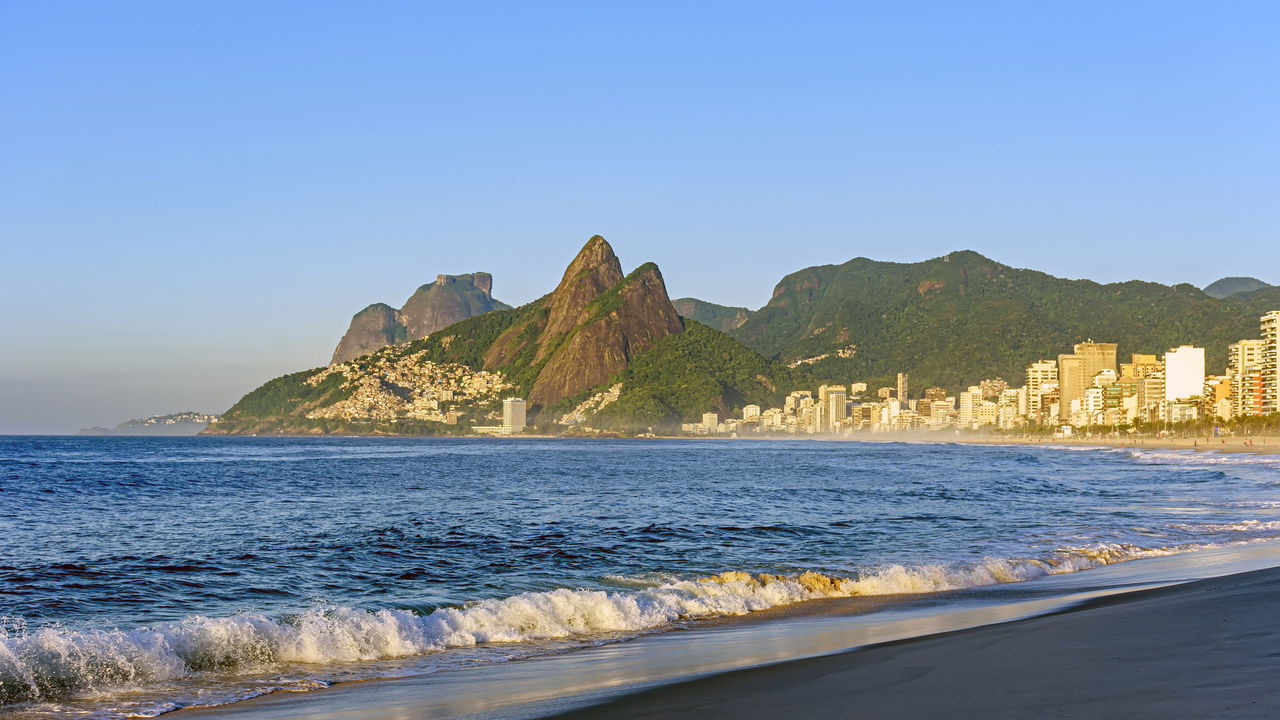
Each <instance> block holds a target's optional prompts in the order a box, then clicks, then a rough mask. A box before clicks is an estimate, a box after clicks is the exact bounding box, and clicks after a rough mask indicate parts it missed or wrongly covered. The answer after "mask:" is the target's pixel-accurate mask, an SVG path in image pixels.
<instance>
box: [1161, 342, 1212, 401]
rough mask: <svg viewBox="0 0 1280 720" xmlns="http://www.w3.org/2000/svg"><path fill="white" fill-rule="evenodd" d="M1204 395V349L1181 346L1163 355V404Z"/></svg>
mask: <svg viewBox="0 0 1280 720" xmlns="http://www.w3.org/2000/svg"><path fill="white" fill-rule="evenodd" d="M1202 394H1204V348H1198V347H1192V346H1190V345H1183V346H1181V347H1176V348H1173V349H1172V350H1170V351H1169V352H1167V353H1165V354H1164V399H1165V402H1175V401H1177V400H1188V399H1190V398H1198V397H1200V396H1201V395H1202Z"/></svg>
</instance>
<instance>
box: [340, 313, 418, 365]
mask: <svg viewBox="0 0 1280 720" xmlns="http://www.w3.org/2000/svg"><path fill="white" fill-rule="evenodd" d="M404 340H405V328H404V323H403V322H401V320H400V311H399V310H396V309H395V308H393V307H391V306H390V305H388V304H386V303H374V304H373V305H370V306H369V307H367V308H365V309H363V310H361V311H360V312H358V313H356V314H355V315H354V316H353V317H352V318H351V327H349V328H347V332H346V334H345V335H343V336H342V339H341V340H339V341H338V347H337V349H335V350H334V351H333V360H332V362H335V363H340V362H346V361H347V360H350V359H352V358H357V357H360V356H361V355H368V354H369V353H371V352H373V351H375V350H378V349H380V348H384V347H386V346H388V345H395V344H396V343H398V342H404Z"/></svg>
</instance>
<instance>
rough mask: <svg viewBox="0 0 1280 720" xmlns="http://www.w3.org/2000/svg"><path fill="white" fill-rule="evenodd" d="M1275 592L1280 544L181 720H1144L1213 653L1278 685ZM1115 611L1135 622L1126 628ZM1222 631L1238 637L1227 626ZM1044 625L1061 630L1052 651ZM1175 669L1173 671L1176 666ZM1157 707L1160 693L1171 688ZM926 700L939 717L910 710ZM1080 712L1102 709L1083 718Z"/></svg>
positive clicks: (831, 610)
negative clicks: (1154, 700)
mask: <svg viewBox="0 0 1280 720" xmlns="http://www.w3.org/2000/svg"><path fill="white" fill-rule="evenodd" d="M1242 580H1247V581H1248V583H1249V589H1247V591H1237V590H1236V589H1235V588H1236V587H1237V586H1238V585H1240V583H1241V582H1242ZM1255 580H1257V582H1255ZM1277 593H1280V541H1273V542H1266V543H1259V544H1251V545H1242V546H1237V547H1230V548H1221V549H1213V550H1202V551H1196V552H1189V553H1181V554H1176V555H1169V556H1161V557H1155V558H1148V559H1141V560H1133V561H1128V562H1124V563H1118V564H1113V565H1107V566H1103V567H1100V568H1096V569H1093V570H1089V571H1085V572H1077V573H1068V574H1065V575H1054V576H1048V577H1046V578H1042V579H1040V580H1037V581H1033V582H1027V583H1009V584H999V585H993V586H983V587H977V588H971V589H967V590H960V591H948V592H942V593H926V594H922V595H908V596H899V597H898V598H897V599H894V598H878V599H873V601H874V602H877V603H879V602H884V601H889V606H890V607H892V606H897V607H892V609H889V610H887V612H878V611H875V610H873V609H872V608H869V607H865V606H863V607H857V605H858V604H861V603H865V602H866V601H867V600H868V598H851V599H845V600H818V601H812V602H811V603H802V604H800V605H792V606H789V607H788V608H782V609H779V610H778V611H777V612H769V613H762V614H760V615H749V616H743V617H739V618H727V619H724V620H722V621H718V622H715V623H710V624H706V625H703V626H702V627H701V628H697V627H693V628H688V629H685V630H683V631H678V632H662V633H657V634H651V635H642V636H641V637H638V638H635V639H632V640H630V641H627V642H622V643H611V644H605V645H601V646H596V647H593V648H589V649H583V650H577V651H574V652H571V653H565V654H553V655H548V656H540V657H535V658H530V659H526V660H521V661H518V662H511V663H498V664H491V665H487V666H478V667H475V668H471V669H468V670H466V671H461V672H454V671H450V672H442V673H433V674H429V675H423V676H408V677H400V678H386V679H380V680H370V681H364V682H346V683H338V684H336V685H334V686H332V687H329V688H324V689H318V690H315V691H311V692H304V693H292V692H284V693H270V694H266V695H261V696H258V697H254V698H251V699H247V700H244V701H241V702H236V703H232V704H230V705H221V706H216V707H188V708H185V709H182V710H179V711H178V712H177V715H175V717H183V718H186V717H191V718H215V717H216V718H237V719H240V720H283V719H284V718H309V719H312V720H319V719H321V718H325V719H329V718H332V719H334V720H337V719H338V718H350V717H361V718H369V719H370V720H398V719H401V718H405V717H413V718H416V719H419V720H425V719H428V718H439V719H444V718H463V717H465V718H469V719H471V720H481V719H485V720H498V719H499V718H501V719H504V720H516V719H518V718H551V717H565V718H570V719H571V720H586V719H589V718H613V717H621V718H641V717H646V718H647V717H677V718H679V717H690V718H700V717H730V716H738V715H741V716H743V717H747V718H753V717H760V718H772V717H790V716H804V715H805V714H809V713H813V714H819V713H821V714H823V715H831V714H834V715H835V716H837V717H844V716H847V715H848V713H849V709H850V708H855V707H856V708H865V709H866V713H865V715H862V714H860V715H859V717H862V716H865V717H871V718H878V717H885V718H890V717H892V718H896V717H921V718H926V717H975V718H978V717H982V718H987V717H1011V718H1012V717H1031V716H1035V717H1144V716H1147V715H1144V714H1143V712H1142V708H1141V707H1137V706H1135V705H1133V704H1132V703H1130V704H1128V705H1126V704H1124V703H1122V702H1121V703H1119V704H1116V706H1115V707H1116V708H1117V710H1116V712H1115V713H1113V714H1108V713H1107V712H1106V710H1107V709H1108V708H1109V707H1110V704H1109V703H1111V701H1112V699H1113V698H1112V697H1111V696H1109V695H1106V694H1105V692H1113V693H1115V694H1118V695H1121V696H1123V695H1124V694H1125V693H1129V692H1131V691H1132V693H1133V694H1134V695H1135V697H1146V695H1144V694H1143V693H1147V692H1148V690H1147V689H1144V687H1132V688H1131V687H1130V686H1129V685H1126V684H1125V682H1124V679H1125V678H1126V677H1129V676H1130V675H1133V676H1136V677H1137V678H1138V679H1139V680H1142V679H1144V678H1145V679H1150V678H1146V676H1148V675H1149V676H1151V677H1152V678H1161V677H1164V674H1168V675H1169V676H1170V678H1171V680H1170V682H1171V683H1172V684H1174V685H1176V686H1178V687H1185V688H1197V687H1202V686H1204V683H1209V687H1210V688H1211V689H1212V688H1213V687H1216V685H1214V683H1221V680H1222V679H1221V678H1217V677H1216V676H1213V675H1212V673H1206V672H1202V671H1203V670H1204V668H1203V667H1201V665H1202V664H1203V662H1202V655H1203V652H1202V651H1203V650H1204V649H1205V648H1211V647H1213V648H1216V647H1219V646H1221V647H1223V648H1225V649H1224V650H1222V653H1224V654H1225V657H1226V661H1225V662H1226V663H1227V664H1228V665H1230V663H1236V665H1231V666H1230V673H1232V674H1233V675H1232V676H1234V674H1241V675H1247V676H1249V677H1254V678H1257V677H1260V678H1261V680H1260V681H1259V682H1260V683H1270V680H1271V678H1273V677H1274V673H1275V671H1276V670H1278V669H1280V666H1278V665H1277V663H1280V660H1277V657H1280V656H1277V657H1271V653H1272V648H1273V647H1274V643H1275V642H1277V641H1280V626H1277V627H1275V628H1274V630H1273V631H1270V632H1267V633H1264V634H1262V635H1260V636H1258V638H1257V640H1256V642H1254V641H1253V640H1252V639H1250V638H1248V637H1246V636H1247V635H1248V631H1249V630H1248V629H1249V628H1250V627H1254V626H1258V627H1262V626H1274V625H1275V624H1274V623H1273V622H1272V619H1271V615H1272V614H1273V610H1274V606H1275V603H1274V601H1273V600H1272V598H1274V597H1275V596H1276V595H1277ZM1246 605H1247V606H1246ZM1109 608H1132V610H1126V611H1124V614H1122V615H1119V616H1118V617H1113V616H1112V615H1110V614H1108V613H1111V612H1112V611H1111V610H1109ZM868 611H870V612H868ZM1116 612H1119V611H1116ZM1099 613H1102V614H1099ZM1224 617H1225V618H1226V619H1227V620H1230V621H1231V623H1234V624H1230V626H1228V624H1224ZM1075 618H1079V619H1078V620H1077V619H1075ZM1099 618H1101V619H1099ZM1233 618H1234V619H1233ZM1042 624H1044V625H1042ZM1042 627H1050V628H1061V629H1057V630H1053V632H1052V633H1051V634H1049V635H1046V634H1045V632H1044V631H1043V630H1042ZM1135 629H1136V631H1135ZM1224 629H1225V630H1227V631H1229V632H1227V634H1226V636H1225V637H1218V636H1217V635H1215V633H1219V632H1221V631H1223V630H1224ZM1206 638H1207V639H1206ZM1241 642H1245V643H1246V645H1247V646H1241V645H1240V643H1241ZM1224 643H1225V644H1224ZM988 647H996V648H997V649H996V650H995V651H994V652H995V655H996V656H1001V655H1002V654H1003V653H1006V652H1008V653H1011V654H1010V655H1009V657H1008V658H1007V659H1006V660H1004V661H1000V662H1004V663H1006V665H1007V667H1006V666H1001V665H999V664H991V663H989V658H986V657H985V656H981V655H980V652H981V651H983V649H984V648H988ZM1046 647H1048V648H1052V652H1051V653H1049V655H1050V656H1051V657H1041V655H1043V654H1044V650H1045V648H1046ZM1009 648H1012V649H1009ZM1259 648H1261V650H1259ZM907 652H910V653H911V654H909V655H904V654H903V653H907ZM974 653H978V655H975V654H974ZM1094 656H1098V657H1097V659H1096V662H1095V657H1094ZM899 658H906V659H905V661H900V660H899ZM904 662H905V665H904ZM1045 662H1049V665H1045V664H1044V663H1045ZM1213 662H1214V663H1215V665H1214V666H1213V667H1219V666H1222V665H1223V663H1222V662H1219V658H1215V659H1213ZM983 663H987V664H985V665H984V664H983ZM1053 663H1057V665H1054V664H1053ZM1170 663H1173V664H1174V667H1173V668H1172V669H1170V668H1168V667H1166V666H1167V665H1169V664H1170ZM1197 663H1201V665H1197ZM1259 663H1261V664H1259ZM1118 666H1119V668H1120V669H1117V667H1118ZM920 668H928V670H927V672H923V673H922V672H918V670H919V669H920ZM983 668H993V669H992V670H991V672H992V673H997V674H998V675H999V677H998V678H997V680H999V682H985V680H984V679H983V678H981V677H977V678H974V677H960V678H958V679H957V673H959V674H961V675H963V673H965V672H968V671H970V670H975V669H976V670H977V671H981V670H982V669H983ZM1210 669H1213V668H1210ZM1019 672H1021V673H1023V674H1024V675H1028V676H1029V677H1030V680H1028V681H1027V684H1026V685H1025V686H1026V687H1028V688H1033V690H1027V691H1022V690H1018V689H1017V687H1019V684H1020V683H1022V682H1023V678H1021V677H1020V676H1019V675H1018V673H1019ZM1094 672H1096V673H1099V674H1101V675H1102V676H1104V677H1101V678H1093V677H1092V676H1091V675H1090V674H1089V673H1094ZM1054 673H1079V674H1080V677H1081V678H1084V679H1085V680H1086V683H1085V684H1080V685H1077V684H1072V685H1071V686H1070V687H1068V688H1059V690H1061V691H1063V692H1065V693H1066V694H1067V695H1069V696H1070V697H1067V698H1065V699H1054V700H1053V701H1052V703H1060V706H1061V707H1063V708H1066V710H1065V711H1063V712H1062V713H1061V714H1056V715H1055V714H1054V712H1053V710H1054V708H1055V707H1058V706H1057V705H1053V704H1052V703H1051V702H1049V701H1043V700H1042V698H1044V697H1048V696H1052V693H1051V692H1048V690H1044V689H1042V688H1039V687H1038V686H1037V685H1036V683H1040V684H1041V685H1044V686H1045V688H1048V689H1049V690H1052V689H1053V688H1055V687H1056V685H1054V683H1055V682H1060V681H1061V677H1062V676H1061V675H1054ZM1108 673H1112V674H1114V677H1115V678H1118V680H1117V681H1116V682H1114V683H1112V684H1111V685H1108V684H1107V683H1106V682H1104V680H1105V679H1106V677H1109V675H1108ZM1191 676H1195V677H1197V678H1198V680H1196V681H1194V682H1193V681H1191V680H1189V679H1188V678H1190V677H1191ZM832 678H836V679H837V680H836V681H834V682H833V681H832ZM864 678H870V679H869V680H866V681H864ZM930 678H941V679H940V680H938V682H940V683H941V684H940V685H937V686H927V687H926V686H923V685H922V686H916V685H912V684H911V683H915V682H932V681H931V680H930ZM1228 679H1230V678H1228ZM1095 681H1096V682H1098V683H1099V685H1098V688H1100V689H1099V690H1098V692H1097V693H1094V694H1092V695H1090V694H1089V693H1088V692H1084V691H1086V690H1087V691H1090V692H1092V689H1093V687H1094V686H1093V685H1091V684H1088V683H1094V682H1095ZM1202 681H1203V682H1202ZM1268 687H1270V685H1268ZM848 688H857V689H856V695H857V697H850V695H849V692H850V691H849V690H848ZM1010 688H1013V689H1010ZM958 689H959V690H964V691H966V692H968V693H969V695H968V696H967V697H965V698H963V703H962V704H963V706H964V707H963V708H962V709H963V712H959V713H957V712H955V707H954V706H955V705H956V702H954V700H955V698H954V695H955V693H956V692H957V691H958ZM1042 690H1043V691H1042ZM1104 691H1105V692H1104ZM1150 692H1152V693H1156V694H1159V693H1163V692H1164V686H1160V687H1158V688H1156V689H1155V690H1151V691H1150ZM1276 692H1280V690H1277V691H1276ZM869 693H881V697H880V700H879V701H878V702H881V705H875V704H872V703H863V701H862V697H863V696H864V695H866V694H869ZM982 693H992V694H1000V695H1001V697H1004V694H1006V693H1008V696H1009V697H1012V698H1014V699H1015V700H1016V702H1014V703H1013V704H1011V705H1010V704H1007V703H1006V706H1001V704H1000V702H994V703H990V704H989V703H988V702H987V700H986V699H985V698H984V697H979V695H981V694H982ZM1045 693H1048V694H1047V695H1046V694H1045ZM1099 693H1102V694H1099ZM922 695H929V696H931V697H933V698H934V699H935V700H937V702H938V703H941V704H939V705H932V706H926V707H913V706H911V705H910V703H912V702H915V701H917V700H920V698H919V697H916V696H922ZM1006 699H1007V698H1006ZM1072 699H1074V700H1075V701H1077V702H1083V701H1086V700H1088V701H1089V702H1095V701H1096V702H1097V703H1099V704H1097V705H1096V706H1094V705H1089V706H1085V705H1079V704H1077V705H1076V706H1072V705H1071V701H1072ZM1248 699H1249V700H1255V699H1259V698H1255V697H1249V698H1248ZM1262 699H1263V700H1266V704H1264V705H1263V707H1266V709H1267V710H1268V712H1265V713H1260V714H1259V715H1258V716H1259V717H1263V716H1267V717H1269V716H1273V715H1274V711H1275V709H1277V708H1280V697H1275V702H1274V703H1272V702H1271V698H1262ZM1001 702H1003V701H1001ZM1179 706H1180V705H1179ZM1153 707H1154V706H1153ZM1188 707H1191V705H1188ZM1175 709H1176V708H1175ZM1149 716H1151V717H1157V716H1158V717H1209V716H1217V715H1216V714H1215V713H1214V712H1201V711H1199V710H1196V711H1194V712H1191V713H1188V714H1185V715H1179V714H1177V713H1172V714H1171V713H1170V712H1169V711H1168V709H1167V708H1161V709H1159V710H1158V711H1155V710H1153V711H1152V713H1151V714H1150V715H1149ZM1239 716H1241V717H1250V715H1247V714H1245V715H1239Z"/></svg>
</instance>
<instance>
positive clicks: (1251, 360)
mask: <svg viewBox="0 0 1280 720" xmlns="http://www.w3.org/2000/svg"><path fill="white" fill-rule="evenodd" d="M1262 350H1263V342H1262V341H1261V340H1241V341H1239V342H1235V343H1231V347H1230V348H1229V349H1228V350H1227V377H1228V378H1229V382H1230V383H1231V415H1232V416H1239V415H1261V414H1262V399H1263V379H1264V376H1263V372H1262Z"/></svg>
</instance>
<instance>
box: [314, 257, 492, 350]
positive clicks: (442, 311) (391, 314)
mask: <svg viewBox="0 0 1280 720" xmlns="http://www.w3.org/2000/svg"><path fill="white" fill-rule="evenodd" d="M492 291H493V276H492V275H490V274H489V273H486V272H477V273H468V274H466V275H437V276H436V281H435V282H434V283H428V284H426V285H423V286H422V287H420V288H418V289H417V290H416V291H414V293H413V295H411V296H410V297H409V299H408V301H406V302H405V304H404V307H402V308H400V309H399V310H396V309H395V308H393V307H391V306H390V305H387V304H386V303H375V304H373V305H370V306H369V307H367V308H365V309H364V310H361V311H360V312H358V313H356V314H355V315H354V316H353V317H352V318H351V326H350V327H349V328H348V329H347V332H346V334H345V335H343V336H342V339H341V340H340V341H339V342H338V347H337V348H336V349H335V350H334V351H333V358H332V360H330V363H331V364H332V363H340V362H346V361H348V360H352V359H354V358H357V357H360V356H361V355H367V354H369V353H371V352H375V351H377V350H380V349H382V348H384V347H386V346H388V345H395V344H398V343H402V342H407V341H409V340H417V339H418V338H423V337H426V336H427V335H430V334H431V333H433V332H435V331H437V330H439V329H441V328H445V327H448V326H450V325H452V324H454V323H456V322H461V321H463V320H466V319H467V318H469V317H474V316H476V315H480V314H481V313H486V312H489V311H490V310H503V309H506V308H507V307H508V306H507V305H506V304H505V303H502V302H500V301H498V300H494V299H493V294H492Z"/></svg>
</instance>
